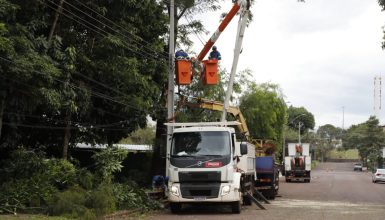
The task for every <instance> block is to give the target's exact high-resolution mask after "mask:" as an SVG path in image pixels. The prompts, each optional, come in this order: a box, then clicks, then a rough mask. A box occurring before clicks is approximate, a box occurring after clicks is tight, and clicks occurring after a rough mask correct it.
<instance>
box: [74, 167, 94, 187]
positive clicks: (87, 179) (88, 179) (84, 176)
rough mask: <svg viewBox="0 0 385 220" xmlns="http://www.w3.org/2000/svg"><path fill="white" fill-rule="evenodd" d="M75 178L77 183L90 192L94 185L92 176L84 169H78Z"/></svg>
mask: <svg viewBox="0 0 385 220" xmlns="http://www.w3.org/2000/svg"><path fill="white" fill-rule="evenodd" d="M76 176H77V182H78V183H79V185H80V186H81V187H82V188H83V189H85V190H91V189H92V188H93V186H94V185H95V184H94V183H95V178H94V175H93V174H92V173H91V172H90V171H88V170H86V169H79V170H78V172H77V175H76Z"/></svg>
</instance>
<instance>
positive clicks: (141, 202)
mask: <svg viewBox="0 0 385 220" xmlns="http://www.w3.org/2000/svg"><path fill="white" fill-rule="evenodd" d="M113 193H114V197H115V199H116V203H117V206H118V209H135V208H141V209H143V210H153V209H159V208H160V207H161V205H160V203H158V202H157V201H154V200H151V199H150V198H149V197H148V196H147V194H146V192H145V191H144V190H143V189H142V188H140V187H139V186H138V185H137V184H136V183H134V182H127V183H125V184H121V183H117V184H114V185H113Z"/></svg>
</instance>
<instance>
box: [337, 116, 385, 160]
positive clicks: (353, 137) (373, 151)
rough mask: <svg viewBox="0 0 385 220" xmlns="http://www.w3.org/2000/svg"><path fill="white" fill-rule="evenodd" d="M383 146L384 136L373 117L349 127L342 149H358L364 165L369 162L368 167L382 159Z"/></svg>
mask: <svg viewBox="0 0 385 220" xmlns="http://www.w3.org/2000/svg"><path fill="white" fill-rule="evenodd" d="M383 146H385V134H384V131H383V129H382V128H381V127H380V126H379V121H378V119H376V118H375V117H374V116H371V117H370V118H369V119H368V120H367V121H366V122H364V123H362V124H358V125H353V126H351V127H350V128H349V129H348V130H347V132H346V137H345V139H344V147H345V148H356V149H358V152H359V155H360V157H361V159H362V160H363V162H364V164H366V162H367V161H368V160H369V161H371V164H369V165H370V166H374V165H375V163H376V162H377V161H378V159H379V158H381V157H382V148H383Z"/></svg>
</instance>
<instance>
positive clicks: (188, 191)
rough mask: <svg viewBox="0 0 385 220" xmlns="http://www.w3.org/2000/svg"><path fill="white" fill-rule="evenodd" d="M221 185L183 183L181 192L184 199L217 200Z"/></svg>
mask: <svg viewBox="0 0 385 220" xmlns="http://www.w3.org/2000/svg"><path fill="white" fill-rule="evenodd" d="M220 186H221V183H202V182H201V183H181V184H180V191H181V194H182V198H186V199H192V198H194V197H206V198H217V197H218V195H219V188H220Z"/></svg>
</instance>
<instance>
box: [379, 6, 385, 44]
mask: <svg viewBox="0 0 385 220" xmlns="http://www.w3.org/2000/svg"><path fill="white" fill-rule="evenodd" d="M378 3H379V4H380V6H381V8H382V11H384V10H385V0H378ZM383 40H385V30H384V37H383ZM382 49H385V41H383V42H382Z"/></svg>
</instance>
